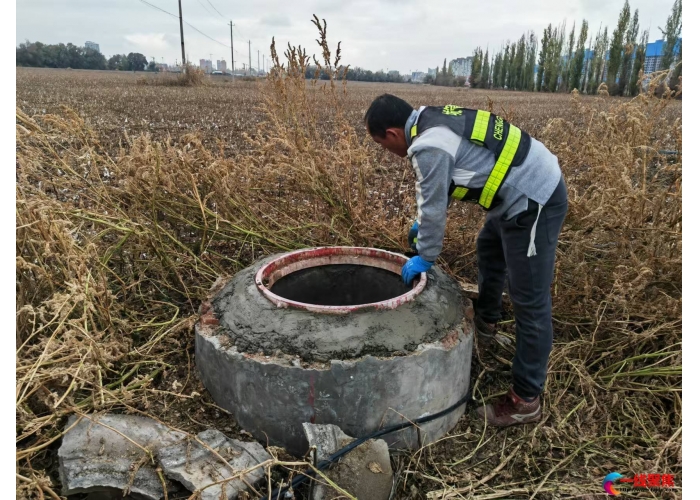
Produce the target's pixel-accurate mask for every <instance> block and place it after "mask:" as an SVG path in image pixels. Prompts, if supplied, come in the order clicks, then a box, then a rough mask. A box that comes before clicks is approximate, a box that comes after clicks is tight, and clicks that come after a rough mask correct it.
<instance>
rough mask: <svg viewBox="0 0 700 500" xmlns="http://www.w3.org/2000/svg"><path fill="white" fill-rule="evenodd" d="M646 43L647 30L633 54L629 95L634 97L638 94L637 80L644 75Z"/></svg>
mask: <svg viewBox="0 0 700 500" xmlns="http://www.w3.org/2000/svg"><path fill="white" fill-rule="evenodd" d="M647 43H649V30H644V33H642V39H641V40H640V42H639V43H638V44H637V46H636V48H635V54H634V67H633V68H632V76H631V78H630V87H629V94H630V95H631V96H635V95H637V94H638V93H639V78H640V77H641V76H642V75H643V74H644V59H645V58H646V51H647Z"/></svg>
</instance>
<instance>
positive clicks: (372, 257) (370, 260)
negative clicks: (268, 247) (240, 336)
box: [255, 247, 428, 314]
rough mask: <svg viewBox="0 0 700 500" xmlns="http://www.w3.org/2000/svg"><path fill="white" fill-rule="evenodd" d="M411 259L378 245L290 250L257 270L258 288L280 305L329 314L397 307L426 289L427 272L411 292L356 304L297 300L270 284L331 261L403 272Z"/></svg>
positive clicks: (256, 280) (271, 300)
mask: <svg viewBox="0 0 700 500" xmlns="http://www.w3.org/2000/svg"><path fill="white" fill-rule="evenodd" d="M407 261H408V258H407V257H405V256H404V255H401V254H399V253H394V252H388V251H386V250H379V249H377V248H365V247H318V248H305V249H303V250H296V251H294V252H290V253H286V254H284V255H282V256H281V257H278V258H277V259H275V260H273V261H271V262H268V263H267V264H265V265H264V266H262V267H261V268H260V269H258V272H257V273H256V274H255V285H256V286H257V287H258V290H260V293H262V294H263V295H264V296H265V297H266V298H267V299H268V300H269V301H270V302H272V303H273V304H275V305H276V306H277V307H294V308H298V309H304V310H306V311H310V312H317V313H325V314H348V313H351V312H356V311H360V310H365V309H378V310H379V309H396V308H397V307H399V306H400V305H402V304H405V303H406V302H410V301H411V300H413V299H414V298H415V297H416V296H417V295H418V294H419V293H421V292H422V291H423V289H424V288H425V285H426V283H427V281H428V279H427V277H426V274H425V273H421V275H420V280H418V283H416V284H415V285H414V286H413V289H412V290H410V291H409V292H406V293H404V294H402V295H399V296H398V297H394V298H391V299H389V300H383V301H381V302H372V303H370V304H357V305H353V306H323V305H318V304H306V303H304V302H297V301H294V300H289V299H285V298H284V297H280V296H279V295H276V294H274V293H272V292H271V291H270V289H269V288H268V287H271V286H272V285H273V284H274V283H275V281H277V280H278V279H280V278H282V277H284V276H287V275H288V274H291V273H293V272H295V271H299V270H301V269H307V268H309V267H316V266H325V265H329V264H357V265H363V266H371V267H378V268H381V269H385V270H387V271H391V272H393V273H396V274H399V275H400V274H401V268H402V267H403V265H404V264H405V263H406V262H407Z"/></svg>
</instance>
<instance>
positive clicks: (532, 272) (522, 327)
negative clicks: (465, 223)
mask: <svg viewBox="0 0 700 500" xmlns="http://www.w3.org/2000/svg"><path fill="white" fill-rule="evenodd" d="M567 208H568V201H567V195H566V185H565V184H564V178H563V177H562V179H561V180H560V181H559V185H558V186H557V188H556V189H555V190H554V193H553V194H552V196H551V197H550V199H549V201H548V202H547V203H546V204H545V205H544V206H543V207H542V211H541V213H540V217H539V220H538V222H537V230H536V233H535V247H536V249H537V255H533V256H532V257H528V256H527V252H528V246H529V244H530V232H531V230H532V226H533V224H534V223H535V219H536V218H537V211H538V204H537V203H535V202H534V201H532V200H529V203H528V209H527V211H525V212H522V213H520V214H518V215H516V216H515V217H513V218H512V219H510V220H504V219H503V218H501V219H494V220H491V219H487V221H486V224H484V227H483V229H482V230H481V232H480V233H479V237H478V238H477V240H476V254H477V262H478V266H479V299H478V300H477V304H476V306H475V312H476V314H477V315H479V316H480V317H481V318H482V319H483V320H484V321H485V322H487V323H495V322H497V321H499V320H500V319H501V307H502V303H501V298H502V293H503V289H504V286H505V281H506V276H507V278H508V292H509V295H510V300H511V302H512V303H513V311H514V314H515V358H514V359H513V370H512V374H513V387H514V389H515V393H516V394H517V395H518V396H520V397H524V398H531V397H535V396H538V395H539V394H540V393H541V392H542V390H543V388H544V382H545V380H546V378H547V362H548V360H549V353H550V352H551V350H552V296H551V292H550V287H551V284H552V278H553V276H554V259H555V253H556V248H557V241H558V239H559V233H560V232H561V227H562V224H563V223H564V217H565V216H566V211H567Z"/></svg>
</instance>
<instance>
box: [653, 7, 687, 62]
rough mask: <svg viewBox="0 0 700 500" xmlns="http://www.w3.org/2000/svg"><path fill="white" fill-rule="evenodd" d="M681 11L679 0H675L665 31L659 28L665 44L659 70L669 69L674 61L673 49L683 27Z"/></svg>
mask: <svg viewBox="0 0 700 500" xmlns="http://www.w3.org/2000/svg"><path fill="white" fill-rule="evenodd" d="M681 11H682V5H681V0H676V1H675V2H673V8H672V9H671V15H669V16H668V19H667V20H666V29H665V30H664V29H661V28H659V29H661V32H662V33H663V34H664V40H665V42H666V43H665V44H664V49H663V56H662V57H661V69H669V68H670V67H671V64H673V61H674V60H675V55H674V49H675V48H676V42H677V41H678V38H679V37H680V36H681V28H682V27H683V20H682V19H681Z"/></svg>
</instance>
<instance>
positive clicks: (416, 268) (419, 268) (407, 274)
mask: <svg viewBox="0 0 700 500" xmlns="http://www.w3.org/2000/svg"><path fill="white" fill-rule="evenodd" d="M431 267H433V263H432V262H428V261H427V260H423V259H422V258H421V256H420V255H416V256H415V257H412V258H411V259H410V260H409V261H408V262H406V263H405V264H404V265H403V268H401V277H402V278H403V282H404V283H405V284H406V285H408V286H411V283H412V282H413V279H414V278H415V277H416V276H418V275H419V274H420V273H424V272H426V271H427V270H428V269H430V268H431Z"/></svg>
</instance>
